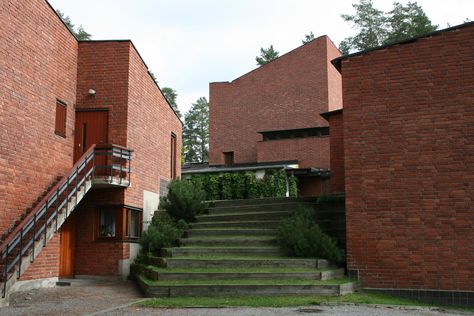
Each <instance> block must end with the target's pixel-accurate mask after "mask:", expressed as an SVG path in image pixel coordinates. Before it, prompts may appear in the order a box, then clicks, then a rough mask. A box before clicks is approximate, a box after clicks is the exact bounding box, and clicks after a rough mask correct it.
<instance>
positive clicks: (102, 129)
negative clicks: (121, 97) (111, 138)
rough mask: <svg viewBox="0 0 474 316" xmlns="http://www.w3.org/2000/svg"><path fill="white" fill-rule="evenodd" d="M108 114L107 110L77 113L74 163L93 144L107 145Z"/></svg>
mask: <svg viewBox="0 0 474 316" xmlns="http://www.w3.org/2000/svg"><path fill="white" fill-rule="evenodd" d="M108 113H109V112H108V111H107V110H91V111H77V112H76V128H75V134H76V136H75V140H74V146H75V149H74V162H76V161H77V160H78V159H79V158H81V156H82V155H83V154H84V153H85V152H86V151H87V150H88V149H89V148H90V147H91V146H92V145H93V144H107V130H108Z"/></svg>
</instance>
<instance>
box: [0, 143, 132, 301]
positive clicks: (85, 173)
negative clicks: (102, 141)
mask: <svg viewBox="0 0 474 316" xmlns="http://www.w3.org/2000/svg"><path fill="white" fill-rule="evenodd" d="M131 157H132V151H131V150H130V149H127V148H124V147H121V146H118V145H92V146H91V147H90V148H89V149H88V150H87V151H86V152H85V153H84V154H83V155H82V157H81V158H80V159H79V160H78V161H77V162H76V163H75V164H74V166H73V167H72V168H71V169H70V172H69V173H68V174H67V175H66V176H65V177H63V178H62V179H61V181H59V182H58V183H57V184H56V185H55V186H54V187H53V188H51V190H49V192H48V193H47V194H46V196H45V197H44V198H43V199H42V200H41V201H40V202H39V203H38V204H37V205H36V207H35V208H34V209H33V210H32V211H31V212H30V213H29V214H28V215H27V216H26V217H25V218H24V219H23V220H22V221H21V222H20V224H19V225H17V227H16V228H15V229H14V230H13V231H12V232H11V233H10V234H9V235H8V237H7V238H6V239H5V240H4V241H2V243H1V245H0V267H1V269H2V272H1V274H0V275H1V277H2V282H3V286H2V298H4V297H5V296H6V292H7V290H8V289H7V282H8V281H9V279H10V278H11V277H12V276H13V275H14V273H12V272H14V270H15V268H17V271H16V272H17V277H20V275H21V272H22V263H23V260H24V257H25V256H26V255H29V254H31V259H30V262H33V261H34V259H35V257H36V256H37V255H38V254H35V242H36V241H39V240H41V238H42V237H44V239H43V247H44V246H46V243H47V239H48V236H47V233H48V228H49V227H50V226H51V225H53V224H54V231H55V232H57V231H58V229H59V227H60V225H61V224H62V223H61V224H59V223H58V218H59V216H60V215H61V214H63V212H64V213H65V214H64V220H65V219H66V218H67V217H68V216H69V214H70V212H72V210H74V209H75V207H76V206H77V203H78V194H79V192H80V191H81V190H82V189H84V192H82V194H83V195H84V194H85V193H87V191H88V190H89V189H90V187H91V186H92V185H93V184H94V181H96V180H97V181H100V183H102V184H103V183H109V185H119V186H122V187H128V186H130V174H131V169H130V166H131V164H130V162H131ZM100 170H106V171H108V172H102V171H100ZM88 181H90V183H91V185H90V186H89V187H88V186H87V182H88ZM72 201H73V202H74V204H73V205H72V207H71V209H70V211H69V214H68V208H69V205H68V204H69V203H71V202H72Z"/></svg>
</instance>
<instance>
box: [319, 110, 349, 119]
mask: <svg viewBox="0 0 474 316" xmlns="http://www.w3.org/2000/svg"><path fill="white" fill-rule="evenodd" d="M343 110H344V109H342V108H341V109H337V110H333V111H329V112H323V113H320V114H319V115H321V116H322V117H323V118H325V119H326V120H327V119H329V117H331V116H333V115H335V114H339V113H343Z"/></svg>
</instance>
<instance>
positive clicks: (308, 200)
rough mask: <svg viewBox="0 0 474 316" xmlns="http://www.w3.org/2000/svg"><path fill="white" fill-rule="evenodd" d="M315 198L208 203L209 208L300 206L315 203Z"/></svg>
mask: <svg viewBox="0 0 474 316" xmlns="http://www.w3.org/2000/svg"><path fill="white" fill-rule="evenodd" d="M316 200H317V198H315V197H299V198H291V197H282V198H259V199H242V200H218V201H212V202H211V203H210V206H211V207H224V206H245V205H262V204H264V205H268V204H290V203H293V204H301V203H315V202H316Z"/></svg>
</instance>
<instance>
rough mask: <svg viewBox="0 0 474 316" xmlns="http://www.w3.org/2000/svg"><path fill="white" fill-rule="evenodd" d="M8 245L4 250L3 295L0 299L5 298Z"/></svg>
mask: <svg viewBox="0 0 474 316" xmlns="http://www.w3.org/2000/svg"><path fill="white" fill-rule="evenodd" d="M9 246H10V244H7V248H6V249H5V262H4V265H5V266H4V268H3V293H2V297H5V295H6V291H7V281H8V247H9Z"/></svg>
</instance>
